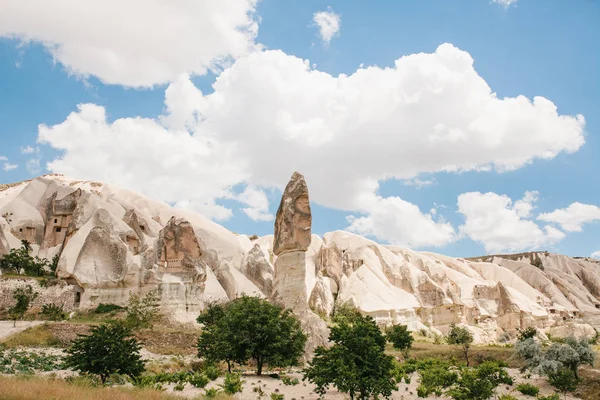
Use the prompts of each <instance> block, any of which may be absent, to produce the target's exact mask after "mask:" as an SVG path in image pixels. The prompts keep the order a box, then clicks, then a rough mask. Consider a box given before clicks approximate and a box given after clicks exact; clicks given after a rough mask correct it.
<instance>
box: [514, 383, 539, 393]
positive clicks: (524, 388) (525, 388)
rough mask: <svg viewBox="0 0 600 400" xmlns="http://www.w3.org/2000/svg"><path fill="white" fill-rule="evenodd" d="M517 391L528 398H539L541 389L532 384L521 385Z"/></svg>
mask: <svg viewBox="0 0 600 400" xmlns="http://www.w3.org/2000/svg"><path fill="white" fill-rule="evenodd" d="M517 390H518V391H519V392H521V393H523V394H524V395H527V396H537V395H538V393H539V392H540V389H539V388H538V387H537V386H534V385H532V384H530V383H520V384H518V385H517Z"/></svg>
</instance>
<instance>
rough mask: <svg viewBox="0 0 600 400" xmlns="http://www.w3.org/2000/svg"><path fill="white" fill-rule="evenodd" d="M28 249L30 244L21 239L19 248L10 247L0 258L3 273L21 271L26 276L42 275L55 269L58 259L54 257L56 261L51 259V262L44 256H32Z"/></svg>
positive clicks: (17, 272) (0, 267)
mask: <svg viewBox="0 0 600 400" xmlns="http://www.w3.org/2000/svg"><path fill="white" fill-rule="evenodd" d="M30 251H31V245H30V244H29V242H27V241H26V240H23V241H22V242H21V247H20V248H18V249H16V248H15V249H11V250H10V252H9V253H8V254H5V255H4V256H3V257H2V258H1V259H0V270H2V271H3V272H4V273H12V274H21V273H23V274H25V275H28V276H44V275H46V274H48V273H49V272H50V273H54V271H56V263H57V262H58V259H56V263H55V260H53V263H52V264H51V263H50V262H48V260H46V259H45V258H39V257H38V256H35V257H32V256H31V254H29V252H30ZM52 267H54V269H52Z"/></svg>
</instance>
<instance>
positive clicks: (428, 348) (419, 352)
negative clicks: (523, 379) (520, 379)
mask: <svg viewBox="0 0 600 400" xmlns="http://www.w3.org/2000/svg"><path fill="white" fill-rule="evenodd" d="M387 351H388V353H389V354H391V355H393V356H396V357H401V353H400V352H399V351H397V350H395V349H394V348H393V347H392V346H391V345H390V344H388V347H387ZM410 357H411V358H415V359H417V360H423V359H426V358H439V359H441V360H446V361H453V360H457V361H459V362H460V361H463V355H462V352H461V350H460V349H459V348H458V347H457V346H450V345H447V344H434V343H429V342H414V343H413V347H412V349H411V350H410ZM469 358H470V359H471V361H472V362H473V363H474V364H475V365H477V364H480V363H482V362H484V361H487V360H495V361H504V362H506V364H507V365H508V366H509V367H510V368H520V367H522V366H523V362H522V361H521V360H519V359H518V357H517V355H516V353H515V350H514V348H512V347H495V346H473V347H471V351H470V354H469Z"/></svg>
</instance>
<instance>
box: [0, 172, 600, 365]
mask: <svg viewBox="0 0 600 400" xmlns="http://www.w3.org/2000/svg"><path fill="white" fill-rule="evenodd" d="M311 223H312V216H311V212H310V203H309V194H308V186H307V183H306V182H305V180H304V178H303V177H302V175H300V174H299V173H294V174H293V175H292V178H291V179H290V182H289V183H288V185H287V186H286V189H285V191H284V193H283V196H282V199H281V204H280V207H279V210H278V212H277V218H276V221H275V229H274V235H267V236H263V237H256V236H250V237H249V236H246V235H236V234H234V233H232V232H230V231H228V230H227V229H225V228H223V227H222V226H220V225H218V224H215V223H214V222H212V221H210V220H208V219H206V218H204V217H202V216H201V215H198V214H194V213H192V212H188V211H186V210H182V209H177V208H172V207H170V206H168V205H167V204H164V203H161V202H158V201H154V200H150V199H148V198H145V197H144V196H142V195H140V194H137V193H133V192H131V191H128V190H124V189H121V188H118V187H115V186H112V185H109V184H104V183H101V182H92V181H79V180H74V179H69V178H66V177H63V176H59V175H47V176H43V177H39V178H36V179H33V180H31V181H26V182H21V183H16V184H8V185H0V256H2V254H5V253H7V252H9V251H10V250H11V249H14V248H18V247H20V246H21V240H27V241H28V242H29V243H30V245H31V248H32V250H31V254H32V255H33V256H36V255H37V256H39V257H43V258H47V259H52V257H54V256H55V255H59V261H58V269H57V274H58V276H59V277H60V278H61V279H62V281H63V283H64V284H66V285H67V286H68V288H64V292H63V291H61V292H60V293H61V294H60V299H61V302H63V303H64V302H67V303H68V302H69V301H70V302H72V304H64V306H65V308H73V307H80V308H92V307H95V306H96V305H97V304H98V303H115V304H125V303H126V302H127V300H128V298H129V295H130V293H131V292H139V293H145V292H148V291H155V290H156V291H159V292H160V295H161V299H162V305H163V307H164V308H165V310H166V314H167V315H168V316H170V317H172V318H173V319H175V320H177V321H181V322H194V321H195V318H196V317H197V315H198V313H199V312H200V311H201V310H202V309H203V308H204V307H205V305H206V304H207V302H212V301H228V300H231V299H234V298H236V297H237V296H239V295H241V294H243V293H245V294H248V295H256V296H261V297H264V298H268V299H271V300H272V301H274V302H278V303H280V304H283V305H284V306H285V307H288V308H291V309H292V310H294V312H295V313H296V314H297V315H298V316H299V318H300V319H301V320H302V326H303V327H304V329H305V330H306V331H307V332H308V333H309V334H310V340H309V345H308V346H307V351H308V353H310V352H311V351H312V350H313V349H314V347H315V346H317V345H320V344H325V343H326V341H327V336H328V330H327V324H326V322H325V321H327V320H329V319H330V317H331V315H332V313H333V311H334V309H335V307H336V306H339V305H341V304H349V305H352V306H354V307H356V308H357V309H359V310H360V311H361V312H362V313H364V314H368V315H371V316H372V317H373V318H375V320H376V321H377V322H378V323H379V324H381V325H389V324H398V323H400V324H407V325H408V326H409V328H410V329H411V330H424V331H426V332H428V334H431V335H433V334H440V333H442V334H445V333H446V332H447V330H448V327H449V325H450V324H453V323H454V324H463V325H465V326H467V327H468V328H469V329H470V330H471V331H472V332H473V333H474V335H475V338H476V340H477V341H479V342H492V341H499V340H500V339H503V340H504V339H506V338H510V337H512V338H514V337H515V336H516V332H517V328H520V329H522V328H525V327H528V326H535V327H537V328H538V329H539V330H540V331H541V332H542V334H543V332H548V333H551V334H552V335H567V334H577V335H591V334H593V332H594V327H595V328H600V262H599V261H598V260H594V259H591V258H572V257H567V256H563V255H559V254H551V253H546V252H532V253H523V254H513V255H501V256H493V255H490V256H485V257H480V258H474V259H463V258H453V257H447V256H444V255H441V254H435V253H430V252H420V251H414V250H411V249H406V248H401V247H397V246H388V245H382V244H379V243H375V242H374V241H372V240H369V239H367V238H364V237H361V236H359V235H355V234H352V233H348V232H344V231H336V232H329V233H326V234H325V235H323V237H319V236H317V235H313V234H311ZM2 282H5V281H0V285H3V284H2ZM8 286H10V285H4V286H3V287H8ZM10 287H12V286H10ZM61 287H62V286H61ZM40 290H42V291H43V290H46V289H43V288H41V289H40ZM61 290H63V289H61ZM3 293H4V295H5V298H7V299H10V293H8V292H7V291H5V292H3ZM47 295H48V296H49V297H48V298H55V297H56V294H54V293H51V292H48V294H47ZM1 306H2V304H0V307H1Z"/></svg>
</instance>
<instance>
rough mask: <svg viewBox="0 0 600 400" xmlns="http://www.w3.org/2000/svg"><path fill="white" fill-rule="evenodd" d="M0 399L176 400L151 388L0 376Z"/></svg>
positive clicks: (178, 398)
mask: <svg viewBox="0 0 600 400" xmlns="http://www.w3.org/2000/svg"><path fill="white" fill-rule="evenodd" d="M0 399H6V400H29V399H62V400H105V399H111V400H126V399H130V400H180V399H181V398H180V397H176V396H172V395H168V394H166V393H163V392H161V391H158V390H154V389H125V388H104V387H87V386H83V385H71V384H68V383H66V382H65V381H62V380H53V379H47V380H46V379H39V378H32V379H23V378H7V377H0Z"/></svg>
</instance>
